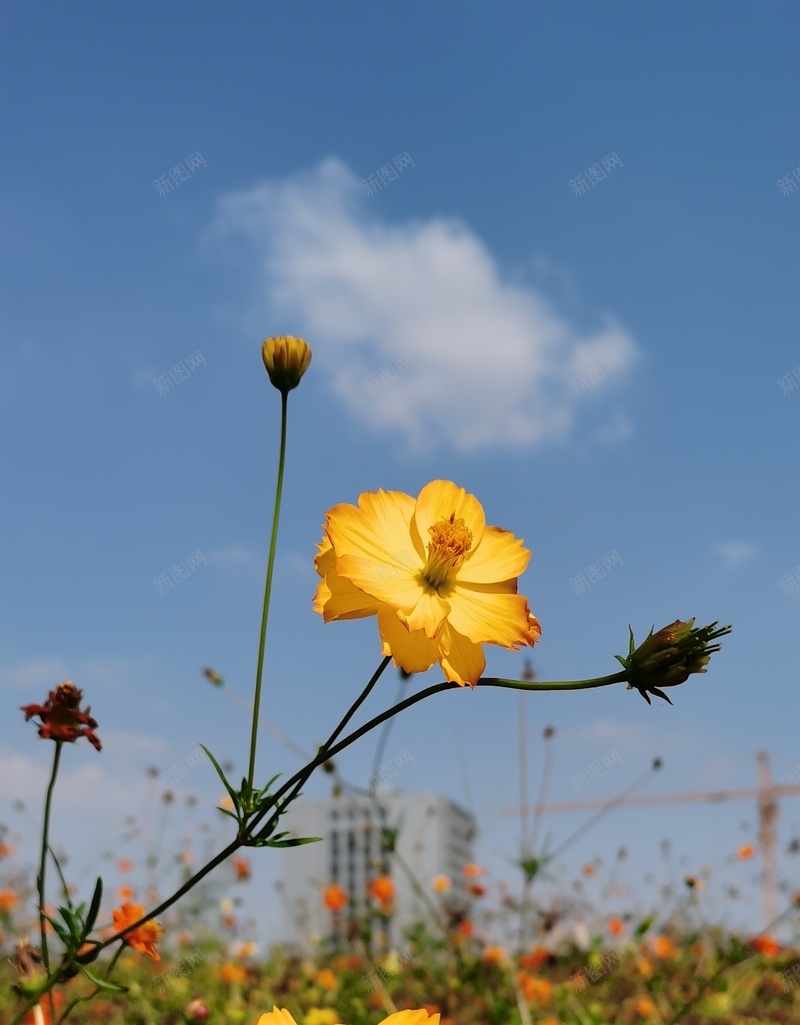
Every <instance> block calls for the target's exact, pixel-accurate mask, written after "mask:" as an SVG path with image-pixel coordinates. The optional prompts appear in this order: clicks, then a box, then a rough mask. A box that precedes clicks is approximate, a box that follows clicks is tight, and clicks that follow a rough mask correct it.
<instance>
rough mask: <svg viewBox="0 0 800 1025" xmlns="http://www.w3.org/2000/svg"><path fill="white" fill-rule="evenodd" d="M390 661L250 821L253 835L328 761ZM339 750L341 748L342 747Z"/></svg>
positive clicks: (387, 662)
mask: <svg viewBox="0 0 800 1025" xmlns="http://www.w3.org/2000/svg"><path fill="white" fill-rule="evenodd" d="M390 661H391V655H387V656H386V657H385V658H384V659H383V660H382V661H381V664H380V665H379V666H378V668H377V669H376V670H375V672H374V673H373V674H372V676H371V677H370V679H369V682H368V683H367V685H366V687H365V688H364V689H363V690H362V692H361V693H360V694H359V696H358V697H357V698H356V700H355V701H354V702H353V704H352V705H351V706H350V708H349V709H348V710H347V713H346V715H345V717H344V718H343V719H342V721H341V722H340V723H339V725H338V726H337V727H336V729H335V730H334V731H333V733H332V734H331V735H330V737H328V739H327V740H326V741H325V743H324V744H323V745H322V747H320V749H319V751H318V752H317V754H316V756H315V757H314V758H313V759H312V760H311V761H310V762H309V763H308V765H306V766H305V768H303V769H300V771H299V772H296V773H295V774H294V776H292V778H291V779H290V780H288V781H287V782H286V783H284V785H283V786H282V787H281V788H280V790H278V792H277V793H276V794H275V795H274V798H273V800H272V801H271V802H270V803H269V804H268V805H266V807H265V808H264V809H263V811H262V812H261V813H259V814H258V815H256V817H255V818H254V819H252V821H251V822H249V823H248V828H249V830H250V835H251V836H252V835H253V834H252V828H253V826H254V825H256V823H258V822H260V821H261V819H263V818H264V816H265V815H266V814H267V812H268V811H270V810H271V809H272V808H273V807H275V806H277V805H278V803H279V801H282V800H283V796H284V794H285V793H288V791H290V790H291V793H290V794H289V796H288V797H287V798H286V800H285V801H283V803H284V805H286V804H289V803H290V802H291V801H293V800H294V798H295V797H296V796H297V793H298V791H299V790H301V789H302V787H304V786H305V785H306V781H307V780H308V778H309V776H311V774H312V772H314V770H315V769H317V768H318V767H319V766H320V765H322V763H323V762H327V761H328V759H329V752H330V750H331V746H332V745H333V744H334V743H335V741H336V738H337V737H338V736H339V734H340V733H341V732H342V730H343V729H344V728H345V726H346V725H347V724H348V723H349V722H350V720H351V719H352V718H353V716H354V715H355V714H356V712H357V711H358V709H359V708H360V707H361V705H362V704H363V703H364V702H365V701H366V699H367V697H368V696H369V694H370V691H371V690H372V688H373V687H374V686H375V684H376V683H377V682H378V680H379V679H380V678H381V676H382V674H383V672H384V670H385V669H386V667H387V666H388V665H389V662H390ZM338 750H341V747H340V748H339V749H338ZM273 818H274V815H273ZM270 825H271V822H270V823H268V824H267V827H266V829H264V830H262V831H261V835H263V834H264V833H265V832H266V830H267V829H269V827H270Z"/></svg>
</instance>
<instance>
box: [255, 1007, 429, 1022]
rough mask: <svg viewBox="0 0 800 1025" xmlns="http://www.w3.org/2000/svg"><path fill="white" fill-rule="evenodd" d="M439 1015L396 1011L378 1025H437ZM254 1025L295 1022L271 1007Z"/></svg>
mask: <svg viewBox="0 0 800 1025" xmlns="http://www.w3.org/2000/svg"><path fill="white" fill-rule="evenodd" d="M439 1017H440V1016H439V1014H428V1012H427V1011H426V1010H425V1009H424V1008H423V1009H421V1010H419V1011H396V1012H395V1013H394V1014H390V1015H389V1017H388V1018H384V1019H383V1021H382V1022H381V1023H380V1025H439ZM256 1025H297V1022H296V1021H295V1020H294V1018H293V1017H292V1016H291V1014H289V1012H288V1011H287V1010H286V1008H284V1009H283V1010H280V1009H278V1008H277V1007H273V1008H272V1010H271V1011H268V1012H267V1013H266V1014H262V1015H261V1017H260V1018H259V1019H258V1022H257V1023H256Z"/></svg>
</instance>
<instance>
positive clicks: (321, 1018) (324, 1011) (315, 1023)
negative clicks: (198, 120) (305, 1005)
mask: <svg viewBox="0 0 800 1025" xmlns="http://www.w3.org/2000/svg"><path fill="white" fill-rule="evenodd" d="M338 1020H339V1015H338V1014H337V1013H336V1011H334V1009H333V1008H332V1007H309V1009H308V1010H307V1011H306V1016H305V1025H336V1023H337V1022H338Z"/></svg>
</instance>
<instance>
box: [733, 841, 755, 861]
mask: <svg viewBox="0 0 800 1025" xmlns="http://www.w3.org/2000/svg"><path fill="white" fill-rule="evenodd" d="M755 853H756V849H755V847H754V846H753V845H752V844H751V843H743V844H742V846H741V847H740V848H739V849H738V850H737V852H736V857H737V858H738V859H739V861H749V860H750V859H751V858H752V857H753V855H754V854H755Z"/></svg>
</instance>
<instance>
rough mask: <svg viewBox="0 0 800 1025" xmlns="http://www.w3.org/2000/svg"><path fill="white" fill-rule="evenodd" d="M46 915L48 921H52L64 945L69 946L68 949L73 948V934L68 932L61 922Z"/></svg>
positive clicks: (51, 923)
mask: <svg viewBox="0 0 800 1025" xmlns="http://www.w3.org/2000/svg"><path fill="white" fill-rule="evenodd" d="M44 917H45V918H46V919H47V921H48V922H49V923H50V925H52V927H53V929H54V930H55V932H56V935H57V936H58V938H59V939H60V940H61V942H62V943H63V944H64V946H65V947H66V948H67V950H71V949H72V947H73V946H74V943H73V940H74V937H73V936H72V934H71V933H70V932H68V931H67V930H66V929H65V928H64V926H63V925H61V923H60V922H57V921H55V920H54V919H52V918H51V917H50V916H49V915H45V916H44Z"/></svg>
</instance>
